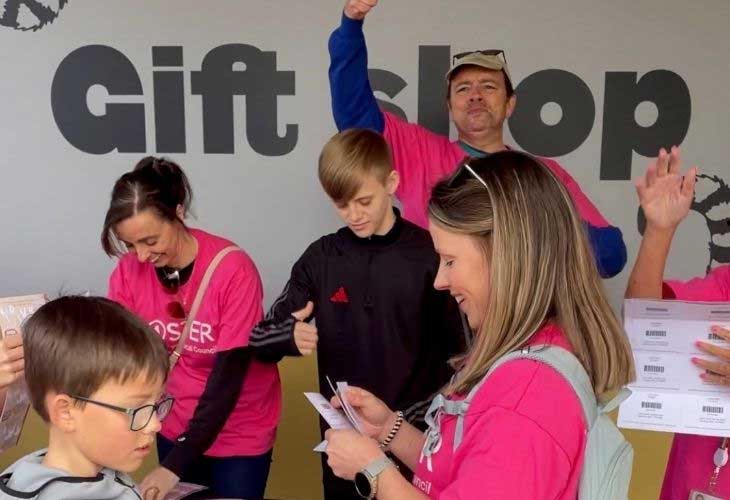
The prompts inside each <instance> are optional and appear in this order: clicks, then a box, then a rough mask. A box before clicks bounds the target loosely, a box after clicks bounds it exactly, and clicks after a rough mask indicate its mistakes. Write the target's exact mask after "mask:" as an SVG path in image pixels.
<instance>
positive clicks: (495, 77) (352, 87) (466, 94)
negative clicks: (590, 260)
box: [329, 0, 626, 278]
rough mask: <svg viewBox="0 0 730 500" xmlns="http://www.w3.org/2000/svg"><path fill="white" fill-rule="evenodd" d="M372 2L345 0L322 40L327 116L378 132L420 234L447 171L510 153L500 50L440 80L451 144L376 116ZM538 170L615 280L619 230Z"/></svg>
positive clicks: (461, 63) (510, 96)
mask: <svg viewBox="0 0 730 500" xmlns="http://www.w3.org/2000/svg"><path fill="white" fill-rule="evenodd" d="M377 3H378V2H377V0H348V1H347V3H346V4H345V8H344V12H343V15H342V21H341V24H340V27H339V28H337V29H336V30H335V31H334V32H333V33H332V35H331V36H330V39H329V52H330V70H329V77H330V92H331V95H332V114H333V115H334V119H335V123H336V124H337V128H338V129H339V130H345V129H348V128H352V127H364V128H370V129H373V130H375V131H377V132H380V133H382V134H383V135H384V136H385V139H386V140H387V141H388V144H389V145H390V147H391V149H392V151H393V162H394V167H395V169H396V171H398V172H399V173H400V176H401V180H402V182H401V185H400V187H399V189H398V191H397V192H396V196H397V197H398V199H399V200H400V201H401V203H402V205H403V216H404V217H405V218H406V219H408V220H410V221H412V222H414V223H416V224H418V225H419V226H421V227H426V225H427V218H426V205H427V204H428V200H429V197H430V193H431V188H432V187H433V186H434V185H435V184H436V182H438V181H439V180H440V179H442V178H443V177H445V176H447V175H448V174H450V173H451V172H453V171H454V169H455V168H456V166H457V165H458V164H459V162H461V160H463V159H464V157H467V156H469V157H473V158H480V157H484V156H486V155H488V154H490V153H495V152H497V151H502V150H505V149H511V148H510V146H508V145H506V144H505V143H504V138H503V135H504V123H505V120H507V119H508V118H509V117H510V116H511V115H512V112H513V111H514V109H515V105H516V103H517V98H516V96H515V93H514V84H513V83H514V82H513V81H512V78H511V77H510V74H509V70H508V68H507V60H506V58H505V56H504V51H502V50H476V51H470V52H463V53H460V54H457V55H455V56H454V57H453V59H452V64H451V68H450V69H449V71H448V72H447V73H446V105H447V106H448V109H449V115H450V116H451V120H452V121H453V122H454V125H455V127H456V130H457V134H458V140H457V141H454V142H451V141H450V140H449V138H448V137H446V136H441V135H438V134H435V133H433V132H432V131H430V130H428V129H426V128H424V127H422V126H420V125H418V124H414V123H408V122H406V121H405V120H403V119H402V118H400V117H398V116H396V115H395V114H393V113H390V112H388V111H382V110H381V109H380V108H379V107H378V104H377V101H376V100H375V96H374V95H373V90H372V88H371V87H370V81H369V79H368V68H367V57H368V56H367V47H366V45H365V36H364V34H363V21H364V19H365V16H366V15H367V14H368V13H369V12H370V10H371V9H372V8H373V7H375V5H377ZM541 160H542V162H543V163H545V165H546V166H547V167H548V168H550V170H552V171H553V173H554V174H555V175H557V177H558V178H559V179H560V180H561V181H562V182H563V183H564V184H565V186H566V187H567V189H568V191H569V192H570V194H571V196H572V198H573V201H574V202H575V204H576V206H577V208H578V211H579V213H580V215H581V218H582V219H583V222H584V225H585V228H586V231H587V234H588V237H589V239H590V241H591V245H592V248H593V252H594V254H595V258H596V264H597V265H598V270H599V272H600V274H601V276H602V277H604V278H608V277H612V276H615V275H616V274H618V273H619V272H621V270H622V269H623V267H624V265H625V263H626V246H625V245H624V241H623V236H622V234H621V231H620V230H619V229H618V228H617V227H614V226H611V225H610V224H609V223H608V222H607V221H606V219H604V217H603V216H602V215H601V213H600V212H599V211H598V210H597V209H596V207H595V206H594V205H593V203H591V201H590V200H589V199H588V197H586V195H585V194H584V193H583V191H582V190H581V188H580V186H579V185H578V183H577V182H576V181H575V180H574V179H573V178H572V177H571V176H570V175H569V174H568V173H567V172H566V171H565V170H564V169H563V168H562V167H561V166H560V165H559V164H558V162H556V161H555V160H552V159H547V158H542V159H541Z"/></svg>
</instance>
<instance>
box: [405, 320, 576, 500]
mask: <svg viewBox="0 0 730 500" xmlns="http://www.w3.org/2000/svg"><path fill="white" fill-rule="evenodd" d="M530 344H552V345H556V346H560V347H563V348H565V349H567V350H569V351H571V352H572V350H573V349H572V348H571V346H570V344H569V343H568V341H567V339H566V338H565V337H564V336H563V334H562V332H561V330H560V329H559V328H558V327H556V326H554V325H548V326H546V327H544V328H543V329H542V330H540V331H539V332H538V333H536V334H535V336H534V337H533V338H532V340H531V341H530ZM456 421H457V419H456V417H454V416H447V415H444V416H443V417H442V418H441V435H442V443H441V446H440V448H439V449H438V451H436V452H435V453H434V454H433V455H432V456H431V471H429V469H428V467H427V460H426V459H425V458H424V459H422V460H421V461H420V463H419V464H418V467H417V469H416V471H415V472H416V473H415V475H414V477H413V485H414V486H416V487H417V488H418V489H420V490H421V491H423V492H424V493H426V494H427V495H428V496H429V498H438V499H441V500H447V499H448V500H456V499H459V500H467V499H468V500H472V499H475V498H495V499H499V498H549V499H554V500H575V498H576V497H577V495H578V484H579V482H580V473H581V470H582V468H583V455H584V451H585V445H586V438H587V433H586V423H585V417H584V415H583V407H582V406H581V404H580V400H579V399H578V396H577V395H576V394H575V392H574V391H573V388H572V387H571V385H570V383H569V382H568V381H567V380H565V379H564V378H563V377H562V376H561V375H560V374H559V373H558V372H557V371H555V370H554V369H553V368H551V367H549V366H547V365H546V364H544V363H540V362H537V361H531V360H515V361H509V362H507V363H505V364H504V365H502V366H500V367H499V368H498V369H497V370H496V371H495V372H494V373H493V374H492V375H490V377H489V379H487V381H486V382H485V383H484V385H482V387H481V388H480V389H479V390H478V391H477V393H476V395H475V396H474V399H473V400H472V402H471V405H470V407H469V409H468V410H467V413H466V416H465V420H464V433H463V437H462V442H461V444H460V446H459V447H458V448H457V449H456V452H454V451H453V442H454V431H455V427H456Z"/></svg>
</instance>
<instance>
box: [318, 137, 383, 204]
mask: <svg viewBox="0 0 730 500" xmlns="http://www.w3.org/2000/svg"><path fill="white" fill-rule="evenodd" d="M392 171H393V161H392V158H391V155H390V148H389V147H388V144H387V143H386V142H385V139H384V138H383V136H382V135H381V134H378V133H377V132H374V131H372V130H368V129H356V128H353V129H348V130H345V131H343V132H340V133H339V134H336V135H335V136H333V137H332V138H331V139H330V140H329V141H327V144H325V145H324V148H322V153H321V154H320V155H319V182H320V183H321V184H322V187H323V188H324V190H325V192H326V193H327V195H328V196H329V197H330V198H332V200H333V201H334V202H335V203H347V202H348V201H350V200H351V199H352V198H353V197H354V196H355V194H357V191H358V190H359V189H360V187H361V186H362V183H363V181H364V180H365V178H366V177H368V176H375V177H376V178H377V179H378V181H379V182H381V183H382V184H385V183H386V180H387V179H388V175H390V173H391V172H392Z"/></svg>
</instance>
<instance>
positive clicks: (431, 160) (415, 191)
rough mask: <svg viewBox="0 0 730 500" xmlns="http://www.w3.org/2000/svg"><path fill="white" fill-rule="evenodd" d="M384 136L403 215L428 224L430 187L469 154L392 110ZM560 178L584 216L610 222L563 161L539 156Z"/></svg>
mask: <svg viewBox="0 0 730 500" xmlns="http://www.w3.org/2000/svg"><path fill="white" fill-rule="evenodd" d="M383 116H384V117H385V130H384V131H383V136H384V137H385V140H386V141H387V142H388V144H389V145H390V148H391V150H392V152H393V163H394V167H395V169H396V170H397V171H398V172H399V173H400V174H401V177H400V184H399V185H398V190H397V192H396V196H397V197H398V199H399V200H400V202H401V203H402V204H403V216H404V217H405V218H406V219H408V220H410V221H412V222H413V223H414V224H418V225H419V226H421V227H424V228H425V227H428V215H427V213H426V209H427V207H428V200H429V198H430V197H431V189H432V188H433V186H434V185H436V183H437V182H438V181H440V180H441V179H443V178H444V177H445V176H447V175H449V174H450V173H452V172H453V171H454V169H456V167H457V166H458V165H459V162H461V160H463V159H464V158H465V157H466V154H465V153H464V150H463V149H461V146H459V143H458V142H451V141H449V138H448V137H446V136H442V135H439V134H435V133H433V132H431V131H430V130H428V129H426V128H424V127H422V126H420V125H418V124H415V123H408V122H406V121H404V120H402V119H400V118H398V117H397V116H395V115H393V114H391V113H387V112H385V113H383ZM540 159H541V160H542V162H543V163H544V164H545V165H546V166H547V167H548V168H549V169H550V170H552V172H553V173H554V174H555V175H556V176H557V177H558V179H560V180H561V181H562V182H563V184H564V185H565V187H566V188H567V189H568V192H569V193H570V195H571V196H572V198H573V201H574V202H575V205H576V207H577V208H578V212H579V213H580V216H581V218H582V219H583V220H584V221H585V222H587V223H589V224H591V225H592V226H595V227H606V226H608V225H609V224H608V222H607V221H606V219H604V218H603V216H602V215H601V213H600V212H599V211H598V209H596V207H595V206H594V205H593V203H591V201H590V200H589V199H588V197H587V196H586V195H585V194H584V193H583V191H582V190H581V188H580V186H579V185H578V183H577V182H575V179H573V178H572V177H571V176H570V174H568V172H566V171H565V170H564V169H563V167H561V166H560V164H559V163H558V162H557V161H555V160H553V159H550V158H540Z"/></svg>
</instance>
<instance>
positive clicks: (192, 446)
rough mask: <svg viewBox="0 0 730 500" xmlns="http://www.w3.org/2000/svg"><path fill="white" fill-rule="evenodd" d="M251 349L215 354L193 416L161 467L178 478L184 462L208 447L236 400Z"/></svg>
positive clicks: (188, 461)
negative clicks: (211, 368)
mask: <svg viewBox="0 0 730 500" xmlns="http://www.w3.org/2000/svg"><path fill="white" fill-rule="evenodd" d="M252 351H253V350H252V348H251V347H249V346H245V347H237V348H235V349H231V350H229V351H223V352H219V353H217V354H216V357H215V364H214V365H213V371H212V372H211V374H210V376H209V377H208V382H207V383H206V384H205V390H204V391H203V394H202V395H201V396H200V400H199V401H198V406H197V407H196V408H195V413H193V418H191V419H190V423H189V424H188V428H187V430H186V431H185V432H184V433H183V434H181V435H180V436H179V437H178V438H177V442H176V444H175V447H174V448H173V449H172V451H171V452H170V453H169V454H168V455H167V456H166V457H165V459H164V460H163V461H162V463H161V465H162V466H163V467H165V468H167V469H169V470H170V471H172V472H174V473H175V474H176V475H177V476H178V477H181V476H182V474H183V473H184V472H185V469H186V468H187V467H188V465H190V463H191V462H193V461H194V460H195V459H196V458H197V457H199V456H200V455H202V454H203V453H205V450H207V449H208V448H210V446H211V445H212V444H213V441H215V438H216V437H217V436H218V433H219V432H220V431H221V429H222V428H223V425H224V424H225V423H226V420H228V417H229V416H230V414H231V412H232V411H233V408H234V407H235V405H236V402H237V401H238V397H239V395H240V394H241V387H242V386H243V379H244V378H245V376H246V372H247V371H248V366H249V364H250V363H251V358H252Z"/></svg>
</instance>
